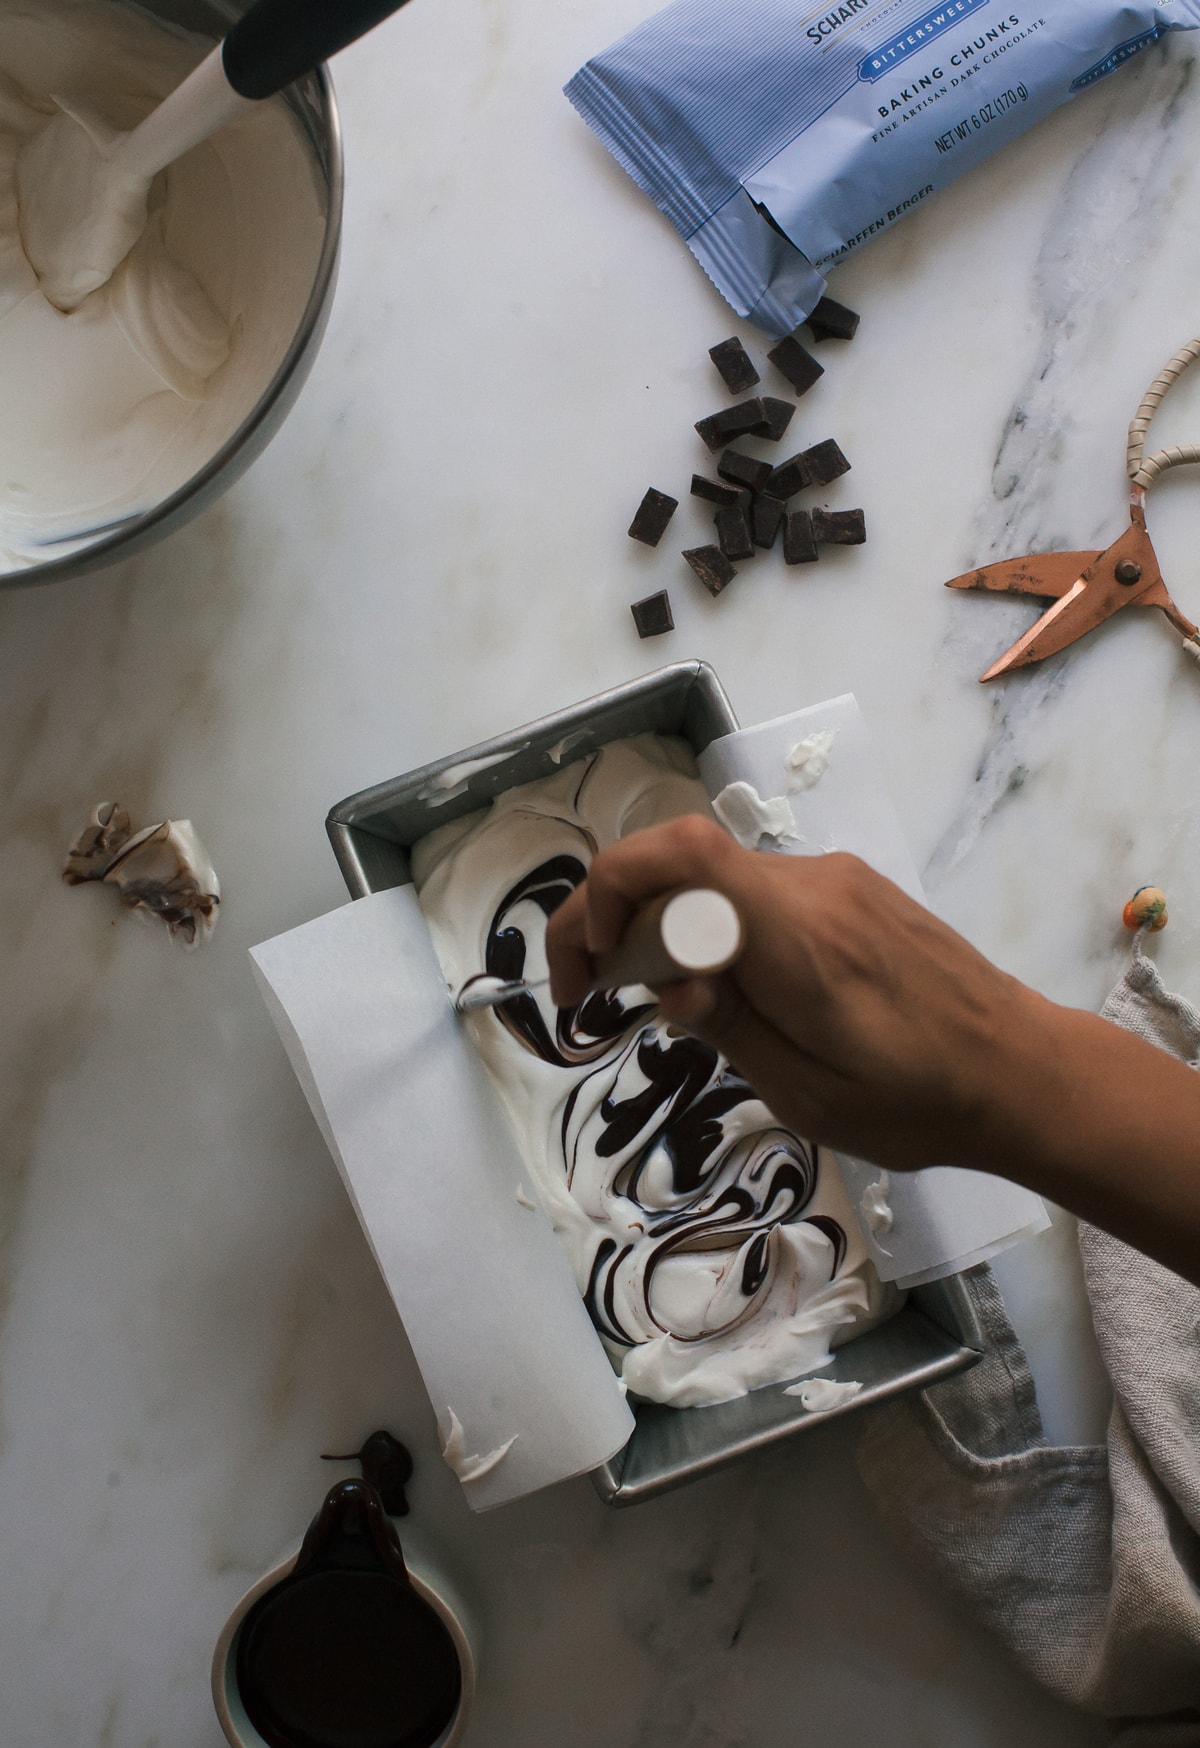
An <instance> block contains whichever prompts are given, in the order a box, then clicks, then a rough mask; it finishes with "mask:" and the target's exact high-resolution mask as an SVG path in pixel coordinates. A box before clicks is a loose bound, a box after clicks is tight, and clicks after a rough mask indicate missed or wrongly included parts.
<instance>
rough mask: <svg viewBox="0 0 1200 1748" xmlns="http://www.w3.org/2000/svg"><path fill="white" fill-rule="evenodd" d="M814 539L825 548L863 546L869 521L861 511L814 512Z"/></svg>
mask: <svg viewBox="0 0 1200 1748" xmlns="http://www.w3.org/2000/svg"><path fill="white" fill-rule="evenodd" d="M812 525H813V539H814V540H816V541H818V542H819V543H820V544H821V545H823V546H861V545H862V544H863V542H864V541H865V540H866V538H867V519H866V517H865V516H864V515H863V513H862V511H861V510H814V511H813V513H812Z"/></svg>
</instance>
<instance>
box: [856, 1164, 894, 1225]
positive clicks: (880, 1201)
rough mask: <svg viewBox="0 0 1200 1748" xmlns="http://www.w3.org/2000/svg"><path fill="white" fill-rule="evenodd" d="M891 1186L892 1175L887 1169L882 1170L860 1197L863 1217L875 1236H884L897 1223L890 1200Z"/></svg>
mask: <svg viewBox="0 0 1200 1748" xmlns="http://www.w3.org/2000/svg"><path fill="white" fill-rule="evenodd" d="M891 1187H892V1180H891V1178H890V1176H889V1175H888V1173H887V1172H886V1171H881V1172H880V1174H879V1176H878V1177H877V1178H876V1179H875V1182H874V1183H873V1184H868V1185H867V1187H866V1189H865V1190H864V1191H863V1193H862V1195H861V1196H860V1197H859V1201H858V1205H859V1208H860V1209H861V1211H862V1217H863V1219H864V1220H865V1221H866V1223H867V1230H868V1231H869V1232H870V1234H871V1236H872V1237H873V1238H882V1237H883V1236H884V1234H885V1233H888V1232H890V1231H891V1230H892V1227H893V1226H894V1225H895V1224H896V1216H895V1214H894V1213H893V1212H892V1204H891V1203H890V1202H889V1201H888V1191H889V1190H890V1189H891Z"/></svg>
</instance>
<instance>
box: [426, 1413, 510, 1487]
mask: <svg viewBox="0 0 1200 1748" xmlns="http://www.w3.org/2000/svg"><path fill="white" fill-rule="evenodd" d="M446 1419H447V1421H448V1422H449V1430H448V1432H447V1433H446V1437H445V1441H444V1443H443V1445H442V1459H443V1461H444V1462H445V1463H447V1464H448V1465H449V1467H450V1468H452V1469H453V1470H454V1473H455V1474H456V1475H457V1476H458V1478H459V1480H460V1481H463V1482H466V1481H481V1480H482V1479H483V1477H484V1476H485V1475H490V1474H491V1472H492V1470H493V1469H494V1468H496V1467H497V1466H498V1465H499V1464H500V1463H502V1462H503V1461H504V1459H505V1457H506V1456H507V1455H508V1453H509V1451H511V1450H512V1448H513V1446H514V1445H515V1444H516V1442H517V1440H518V1438H519V1437H520V1436H521V1435H520V1433H516V1432H514V1433H513V1435H512V1437H511V1438H510V1439H506V1440H505V1441H504V1443H503V1444H502V1445H497V1446H496V1448H495V1450H494V1451H488V1452H487V1453H486V1454H484V1455H479V1456H474V1457H471V1456H468V1455H467V1437H466V1434H465V1433H464V1431H463V1427H462V1421H461V1420H460V1419H459V1418H458V1415H457V1414H455V1412H454V1410H453V1408H451V1407H450V1406H449V1405H448V1404H447V1407H446Z"/></svg>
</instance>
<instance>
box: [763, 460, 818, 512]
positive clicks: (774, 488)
mask: <svg viewBox="0 0 1200 1748" xmlns="http://www.w3.org/2000/svg"><path fill="white" fill-rule="evenodd" d="M812 483H813V473H812V468H811V467H810V466H809V464H808V456H807V455H806V454H803V453H802V454H800V455H793V456H791V457H790V458H789V459H788V460H787V461H781V462H780V464H779V466H778V467H776V468H774V469H772V471H771V474H770V475H769V477H768V478H767V479H765V480H764V481H763V483H762V485H761V486H760V488H759V490H760V491H761V492H762V494H763V496H764V497H765V498H778V499H779V501H780V503H781V504H782V503H786V502H787V500H788V498H794V497H795V495H796V493H797V492H802V491H803V490H804V488H805V486H810V485H812Z"/></svg>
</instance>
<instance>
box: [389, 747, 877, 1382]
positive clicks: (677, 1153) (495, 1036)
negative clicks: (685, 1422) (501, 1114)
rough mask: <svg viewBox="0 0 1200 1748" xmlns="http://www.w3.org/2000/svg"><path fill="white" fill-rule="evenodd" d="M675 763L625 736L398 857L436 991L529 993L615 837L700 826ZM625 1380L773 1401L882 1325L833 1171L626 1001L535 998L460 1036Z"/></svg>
mask: <svg viewBox="0 0 1200 1748" xmlns="http://www.w3.org/2000/svg"><path fill="white" fill-rule="evenodd" d="M709 812H710V809H709V806H708V801H707V797H706V795H705V792H704V789H703V786H702V785H701V783H700V781H699V779H698V777H697V775H696V771H695V764H694V762H693V760H692V757H691V753H690V750H689V749H688V747H687V746H686V744H685V743H683V742H682V741H675V740H671V739H665V738H659V737H655V736H652V735H640V736H636V737H634V738H632V739H630V740H625V741H617V742H614V743H612V744H610V745H609V746H607V747H605V748H603V749H602V750H601V751H600V752H598V753H594V754H591V755H590V756H588V757H586V758H583V759H580V760H577V761H576V762H574V763H572V764H564V765H563V767H562V769H561V770H559V771H558V772H556V773H555V774H554V775H553V776H551V777H547V778H542V779H539V780H537V781H536V782H533V783H528V784H524V785H522V786H521V787H519V788H515V789H511V790H508V791H507V792H506V793H505V794H503V795H501V796H499V797H498V798H497V799H496V800H495V801H494V802H493V803H492V805H491V806H490V807H489V808H487V809H485V810H483V811H481V812H476V813H472V814H469V815H467V816H466V817H465V818H463V819H459V820H455V821H453V822H451V823H450V824H448V825H445V826H442V827H440V828H439V829H438V830H436V831H434V832H432V833H431V834H430V835H429V836H428V837H426V838H424V839H423V840H422V841H421V842H420V843H419V844H417V845H416V847H415V849H414V851H413V858H412V860H413V873H414V879H415V881H416V885H417V889H418V895H419V898H420V903H421V907H422V910H423V912H424V914H425V917H426V920H427V922H428V924H429V929H430V934H431V936H432V938H433V943H434V946H435V948H436V950H437V953H438V956H439V958H440V960H441V963H442V967H443V970H444V971H445V974H446V979H447V983H448V985H449V986H450V989H451V990H452V991H453V992H457V990H458V989H459V988H460V987H461V986H462V985H463V984H464V983H465V982H466V981H467V980H468V979H469V978H471V977H474V976H478V975H479V974H480V973H489V974H492V975H498V976H503V977H516V976H524V977H526V978H529V979H536V978H538V977H541V976H543V975H544V974H545V969H546V965H545V952H544V937H545V927H546V920H547V917H548V916H549V914H550V913H551V912H552V911H553V910H554V909H555V908H556V907H557V905H558V904H559V903H561V902H562V900H563V898H565V897H566V896H567V894H568V893H569V892H570V891H571V889H572V888H573V887H574V886H575V885H577V884H578V883H579V881H580V880H582V879H583V878H584V875H585V873H586V870H587V867H588V864H589V863H590V862H591V859H592V857H593V856H594V855H595V854H596V853H597V852H598V851H599V850H601V849H603V848H605V847H606V846H607V845H609V844H612V843H614V842H616V840H617V839H618V838H620V837H623V836H624V835H625V834H626V833H627V832H630V831H635V830H637V829H639V828H640V827H642V826H645V825H650V824H654V823H656V822H658V821H661V820H666V819H671V818H675V817H677V816H678V815H680V814H684V813H709ZM462 1023H463V1024H464V1025H466V1026H468V1027H469V1028H470V1030H471V1034H472V1037H473V1039H474V1041H475V1043H476V1045H477V1047H478V1049H479V1051H480V1054H481V1055H482V1057H483V1060H484V1063H485V1064H486V1066H487V1068H488V1071H489V1073H490V1074H491V1076H492V1078H493V1081H494V1082H495V1085H496V1087H497V1090H498V1092H499V1095H500V1099H501V1101H502V1103H503V1105H504V1107H505V1109H506V1112H507V1114H508V1117H509V1119H510V1121H511V1123H512V1125H513V1128H514V1130H515V1132H516V1135H517V1139H518V1142H519V1145H520V1147H521V1150H522V1153H523V1155H524V1158H525V1160H526V1162H527V1166H528V1170H529V1173H530V1177H531V1180H532V1182H533V1184H534V1187H535V1189H536V1192H537V1196H538V1199H539V1200H540V1202H541V1204H542V1206H543V1207H544V1209H545V1210H546V1212H547V1214H548V1215H549V1218H550V1220H551V1222H552V1224H553V1225H554V1228H555V1231H556V1232H557V1234H558V1236H559V1239H560V1241H561V1242H562V1244H563V1246H564V1248H565V1250H566V1253H567V1255H568V1257H569V1259H570V1261H571V1265H572V1268H573V1270H574V1272H575V1277H576V1280H577V1282H578V1285H579V1289H580V1292H581V1294H582V1295H583V1298H584V1301H585V1303H586V1304H587V1307H588V1310H589V1313H590V1314H591V1317H592V1320H593V1323H594V1324H595V1326H596V1328H597V1330H598V1332H599V1334H600V1336H601V1338H602V1339H603V1340H604V1342H605V1346H606V1348H607V1350H608V1352H609V1354H610V1355H611V1357H612V1359H613V1362H614V1365H615V1366H616V1368H617V1370H618V1373H619V1375H620V1377H621V1379H622V1381H623V1382H624V1383H625V1384H626V1385H627V1386H628V1388H629V1389H630V1390H631V1391H633V1392H634V1393H635V1394H636V1395H638V1396H642V1397H645V1398H648V1399H650V1400H653V1401H659V1402H667V1403H671V1404H673V1405H675V1406H679V1407H688V1406H703V1405H706V1404H709V1403H714V1402H721V1401H725V1400H728V1399H729V1398H731V1397H734V1396H739V1395H742V1394H744V1393H745V1391H747V1390H750V1389H755V1388H757V1387H759V1386H760V1385H763V1384H769V1383H780V1382H782V1381H783V1380H785V1379H788V1378H795V1377H798V1376H800V1375H801V1374H803V1373H805V1372H808V1371H812V1370H813V1369H815V1368H816V1367H818V1366H821V1365H823V1364H825V1363H826V1362H827V1361H828V1358H829V1353H830V1349H831V1347H832V1346H835V1345H837V1344H839V1343H840V1342H841V1341H843V1340H845V1339H847V1338H848V1337H850V1336H851V1335H854V1334H857V1333H860V1332H862V1331H863V1330H865V1329H867V1328H869V1327H870V1326H871V1325H872V1324H873V1323H875V1322H877V1321H878V1320H879V1319H880V1317H881V1316H883V1315H886V1314H887V1313H888V1312H890V1311H891V1310H892V1309H894V1308H895V1306H896V1304H897V1303H898V1298H897V1296H896V1294H895V1293H894V1291H893V1290H892V1289H889V1288H885V1287H884V1286H883V1285H882V1284H881V1283H880V1281H879V1279H878V1277H877V1275H876V1273H875V1270H874V1268H873V1266H872V1264H871V1263H870V1261H869V1258H868V1256H867V1252H866V1248H865V1244H864V1241H863V1238H862V1235H861V1232H860V1230H859V1228H858V1225H857V1223H856V1220H855V1217H854V1213H853V1211H852V1209H851V1207H850V1205H849V1201H848V1198H847V1196H846V1193H845V1190H844V1189H843V1186H842V1182H841V1178H840V1176H839V1174H838V1172H837V1170H836V1167H835V1165H834V1162H833V1160H832V1158H827V1157H825V1156H824V1155H823V1154H818V1151H817V1149H816V1148H814V1147H812V1146H811V1145H810V1144H809V1143H808V1142H806V1141H804V1140H803V1139H802V1138H800V1137H798V1136H796V1135H793V1134H792V1133H791V1132H790V1131H788V1130H787V1129H786V1128H784V1127H783V1126H782V1125H781V1124H779V1123H778V1122H777V1121H776V1119H775V1118H774V1117H773V1115H772V1114H771V1112H770V1111H769V1110H768V1109H767V1107H766V1106H765V1105H764V1104H763V1103H762V1102H761V1100H759V1099H758V1098H757V1097H756V1095H755V1094H754V1093H753V1091H752V1090H751V1088H750V1087H749V1086H748V1085H747V1084H746V1083H745V1081H743V1080H742V1079H741V1077H740V1076H739V1075H738V1074H737V1072H736V1070H735V1069H733V1068H731V1067H730V1065H729V1064H728V1063H727V1062H726V1061H725V1060H724V1059H723V1058H722V1057H721V1056H719V1055H718V1054H717V1052H716V1051H714V1050H711V1049H710V1048H709V1047H708V1046H706V1045H703V1044H701V1043H700V1042H699V1041H698V1040H696V1039H693V1038H689V1037H685V1036H672V1035H671V1034H670V1033H669V1032H668V1031H667V1029H666V1028H665V1027H664V1026H660V1025H659V1024H658V1023H657V1019H656V1014H655V1009H654V1006H653V998H652V997H651V996H650V995H649V992H648V991H646V990H644V989H638V990H633V989H630V990H623V991H610V992H606V993H604V994H602V995H593V996H590V997H588V998H587V999H586V1000H585V1001H584V1002H583V1003H581V1004H580V1006H579V1007H578V1008H575V1009H562V1010H559V1009H556V1008H555V1007H554V1006H553V1004H552V1003H551V1001H550V997H549V992H548V990H546V989H539V990H536V991H531V992H530V993H529V994H527V995H524V996H522V997H520V998H519V1000H518V1001H515V1002H510V1003H507V1004H505V1006H504V1007H503V1008H498V1009H493V1010H488V1011H483V1012H478V1013H474V1014H472V1015H470V1016H468V1017H466V1018H465V1019H464V1020H463V1022H462Z"/></svg>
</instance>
